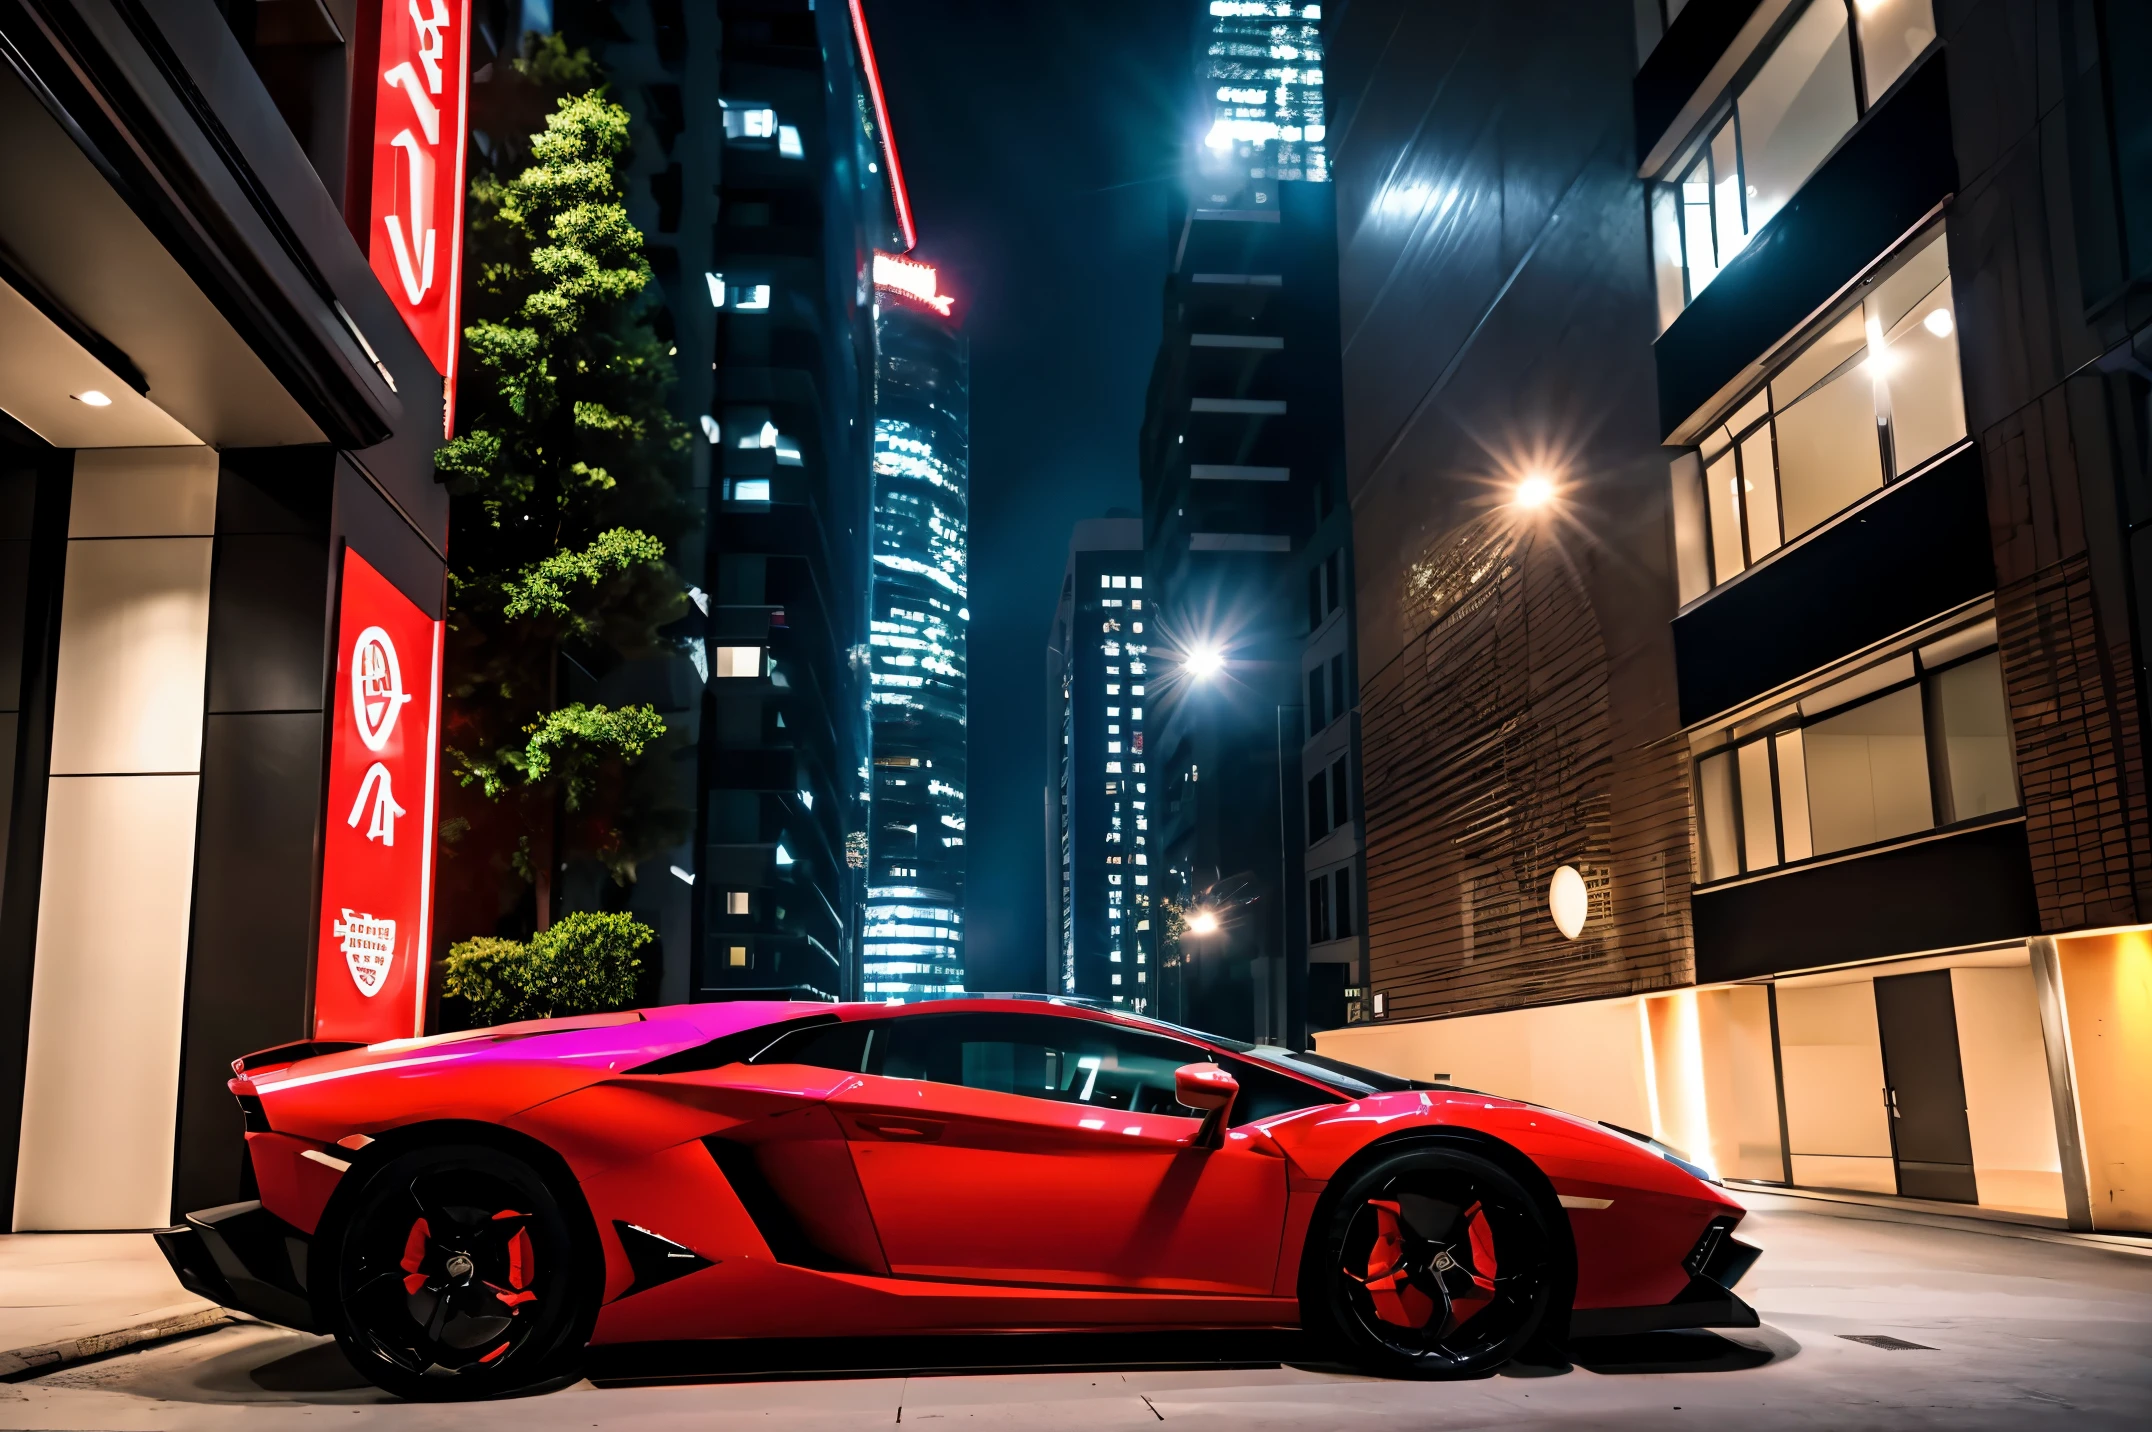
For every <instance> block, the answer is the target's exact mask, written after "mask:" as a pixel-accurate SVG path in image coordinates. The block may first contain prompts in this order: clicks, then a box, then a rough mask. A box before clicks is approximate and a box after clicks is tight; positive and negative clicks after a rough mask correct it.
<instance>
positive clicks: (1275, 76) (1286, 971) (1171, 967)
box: [1140, 0, 1362, 1044]
mask: <svg viewBox="0 0 2152 1432" xmlns="http://www.w3.org/2000/svg"><path fill="white" fill-rule="evenodd" d="M1191 9H1192V10H1193V12H1194V13H1193V14H1192V15H1191V21H1192V23H1193V25H1194V29H1195V47H1194V56H1193V59H1194V67H1195V68H1194V76H1193V78H1194V81H1195V84H1196V87H1197V94H1196V99H1197V101H1198V104H1197V110H1198V112H1199V114H1200V115H1201V120H1200V122H1199V126H1198V127H1197V128H1195V129H1194V130H1193V131H1192V132H1191V133H1190V135H1189V151H1190V152H1189V155H1188V162H1187V166H1186V168H1185V169H1184V170H1183V172H1182V175H1181V182H1180V183H1179V184H1178V185H1176V186H1175V188H1174V189H1173V190H1172V191H1171V192H1170V194H1169V197H1168V200H1167V244H1168V263H1167V277H1166V284H1165V294H1164V298H1165V303H1164V308H1163V312H1162V313H1161V315H1160V316H1161V320H1162V321H1161V324H1160V329H1161V333H1160V343H1159V350H1158V359H1157V362H1156V364H1155V365H1154V367H1153V368H1152V372H1151V386H1150V393H1149V396H1148V400H1147V403H1146V408H1145V413H1144V427H1143V434H1142V438H1141V446H1140V453H1141V457H1140V461H1141V468H1142V478H1143V500H1144V509H1143V512H1144V529H1143V541H1144V555H1145V562H1144V567H1145V574H1146V576H1147V578H1148V580H1149V588H1150V590H1149V592H1148V597H1149V606H1150V609H1151V614H1152V617H1153V621H1154V623H1155V625H1154V628H1153V629H1154V631H1156V632H1157V633H1158V634H1159V639H1158V640H1157V641H1156V642H1154V643H1153V645H1154V648H1155V649H1156V650H1157V652H1158V653H1159V658H1160V664H1161V666H1162V667H1164V668H1166V669H1167V670H1172V671H1177V670H1178V669H1179V668H1181V667H1182V666H1183V664H1184V663H1185V662H1186V660H1187V658H1188V657H1189V656H1191V655H1193V654H1194V653H1197V652H1205V653H1208V656H1209V657H1210V658H1211V660H1210V661H1209V663H1208V667H1207V670H1204V671H1201V672H1197V671H1191V672H1190V673H1189V674H1188V679H1163V680H1160V681H1158V682H1156V683H1155V687H1156V690H1155V694H1154V699H1153V700H1152V701H1151V703H1150V707H1149V710H1150V731H1149V742H1150V748H1151V754H1150V760H1149V762H1148V764H1149V766H1150V776H1151V780H1150V785H1151V792H1152V797H1153V799H1152V800H1151V801H1150V814H1152V815H1154V816H1155V817H1156V819H1155V820H1154V821H1153V823H1152V825H1151V827H1150V830H1149V832H1148V833H1149V834H1150V836H1151V842H1150V846H1149V849H1148V853H1149V855H1150V858H1151V872H1152V881H1151V886H1152V889H1153V891H1154V892H1155V898H1156V899H1158V900H1159V901H1160V902H1161V905H1162V906H1163V905H1166V904H1168V903H1170V905H1171V906H1172V907H1173V909H1174V910H1175V911H1176V912H1178V913H1179V914H1181V915H1185V916H1186V917H1187V918H1188V919H1190V920H1191V921H1193V920H1195V919H1196V918H1197V917H1198V916H1200V917H1202V919H1203V927H1202V928H1201V929H1198V928H1197V927H1196V926H1195V925H1193V924H1191V925H1190V926H1189V927H1188V929H1187V938H1181V937H1180V935H1179V934H1177V933H1176V932H1177V931H1178V930H1179V929H1180V926H1179V924H1178V921H1176V922H1175V923H1174V925H1173V926H1172V927H1171V928H1167V927H1164V926H1162V928H1161V931H1160V933H1161V935H1162V936H1164V938H1162V939H1161V940H1160V941H1159V943H1158V950H1157V955H1156V959H1157V963H1158V970H1157V972H1156V975H1155V976H1154V978H1155V980H1156V982H1157V984H1158V986H1159V989H1160V994H1159V999H1160V1010H1159V1012H1160V1013H1161V1014H1163V1015H1164V1016H1165V1017H1167V1018H1171V1019H1178V1020H1183V1021H1185V1022H1187V1023H1190V1024H1195V1025H1198V1026H1201V1027H1203V1028H1208V1029H1215V1030H1218V1031H1219V1032H1220V1033H1224V1034H1232V1035H1240V1036H1244V1037H1247V1038H1252V1039H1259V1040H1272V1041H1276V1042H1280V1043H1295V1044H1297V1043H1298V1042H1300V1041H1301V1040H1302V1039H1303V1038H1304V1036H1305V1032H1306V1030H1307V1029H1308V1028H1310V1027H1317V1028H1322V1027H1329V1026H1333V1025H1336V1024H1342V1023H1344V1022H1345V1016H1346V1013H1347V1002H1348V1000H1349V999H1350V996H1349V995H1348V994H1347V991H1349V990H1356V989H1358V988H1359V987H1360V981H1359V978H1358V964H1357V961H1358V958H1359V952H1360V945H1359V936H1358V933H1357V932H1358V931H1359V929H1360V928H1361V925H1362V922H1361V921H1360V920H1359V919H1358V918H1356V917H1357V913H1358V905H1357V901H1358V891H1359V889H1360V884H1361V882H1360V880H1359V878H1358V873H1357V872H1358V862H1359V850H1358V839H1359V837H1358V819H1357V812H1358V801H1357V799H1356V797H1355V794H1354V793H1355V791H1356V789H1357V779H1356V775H1355V772H1356V771H1357V769H1358V767H1357V763H1356V760H1355V758H1354V755H1353V751H1354V748H1355V742H1356V741H1357V736H1356V735H1355V732H1356V730H1357V726H1356V724H1355V723H1354V721H1353V720H1351V719H1349V718H1350V713H1351V711H1352V709H1353V707H1354V705H1355V692H1356V682H1355V680H1354V672H1353V670H1352V662H1353V655H1352V653H1353V650H1354V643H1353V640H1352V632H1351V626H1350V623H1351V613H1350V609H1349V604H1347V603H1344V602H1342V601H1341V600H1340V597H1339V593H1340V591H1341V587H1342V586H1345V585H1349V584H1350V582H1351V567H1350V525H1351V524H1350V520H1349V514H1348V512H1347V508H1346V504H1345V501H1344V442H1343V417H1342V413H1341V407H1342V396H1341V389H1340V383H1339V377H1338V373H1339V366H1338V364H1339V333H1338V280H1337V273H1338V269H1337V244H1338V235H1337V209H1336V204H1337V200H1336V195H1335V192H1334V186H1333V185H1332V184H1331V183H1330V182H1329V180H1330V159H1329V153H1328V138H1329V134H1328V120H1327V117H1326V114H1325V105H1324V96H1323V89H1324V68H1323V67H1324V39H1323V31H1322V24H1323V12H1322V7H1321V6H1320V5H1309V4H1300V3H1288V2H1287V0H1196V3H1195V4H1194V5H1192V6H1191ZM1303 591H1313V592H1316V593H1317V594H1318V595H1320V596H1321V597H1322V598H1323V600H1322V602H1321V604H1320V606H1319V607H1318V606H1317V605H1316V604H1315V603H1312V602H1311V603H1308V604H1303V602H1302V601H1301V593H1302V592H1303Z"/></svg>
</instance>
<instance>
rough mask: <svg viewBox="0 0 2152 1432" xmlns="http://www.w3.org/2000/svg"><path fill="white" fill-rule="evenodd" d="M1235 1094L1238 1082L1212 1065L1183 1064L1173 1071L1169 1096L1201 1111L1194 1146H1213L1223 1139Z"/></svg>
mask: <svg viewBox="0 0 2152 1432" xmlns="http://www.w3.org/2000/svg"><path fill="white" fill-rule="evenodd" d="M1239 1094H1240V1081H1239V1080H1238V1079H1235V1078H1234V1077H1233V1076H1232V1075H1231V1074H1228V1073H1226V1071H1225V1070H1223V1069H1220V1068H1219V1067H1218V1066H1217V1065H1215V1064H1210V1063H1203V1064H1183V1065H1182V1066H1181V1067H1180V1068H1178V1069H1176V1070H1174V1071H1173V1097H1174V1098H1175V1099H1177V1100H1179V1101H1180V1103H1181V1104H1182V1105H1184V1106H1185V1107H1187V1108H1190V1109H1201V1110H1202V1111H1203V1124H1202V1127H1200V1128H1198V1129H1197V1130H1196V1136H1195V1138H1194V1140H1192V1143H1193V1145H1194V1147H1196V1148H1199V1149H1215V1148H1217V1147H1219V1146H1220V1145H1221V1144H1223V1143H1224V1142H1225V1123H1226V1118H1227V1116H1229V1115H1230V1114H1231V1113H1232V1112H1233V1101H1234V1099H1235V1098H1236V1097H1238V1096H1239Z"/></svg>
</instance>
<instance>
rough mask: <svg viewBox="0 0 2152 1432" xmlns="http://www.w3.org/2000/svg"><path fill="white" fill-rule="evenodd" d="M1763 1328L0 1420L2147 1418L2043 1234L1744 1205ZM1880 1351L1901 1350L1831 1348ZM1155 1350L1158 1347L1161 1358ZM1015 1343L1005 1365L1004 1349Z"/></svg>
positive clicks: (2147, 1386) (2131, 1254)
mask: <svg viewBox="0 0 2152 1432" xmlns="http://www.w3.org/2000/svg"><path fill="white" fill-rule="evenodd" d="M1741 1196H1742V1198H1743V1200H1744V1201H1745V1202H1747V1203H1749V1204H1750V1205H1751V1207H1752V1209H1753V1210H1754V1212H1753V1213H1752V1215H1751V1217H1750V1218H1749V1220H1748V1222H1747V1224H1746V1225H1744V1229H1743V1236H1744V1237H1746V1238H1749V1239H1751V1240H1752V1241H1754V1242H1757V1243H1759V1244H1761V1245H1762V1246H1763V1247H1764V1249H1765V1256H1764V1258H1763V1260H1762V1261H1761V1262H1760V1263H1758V1265H1757V1267H1756V1270H1755V1271H1754V1272H1753V1273H1751V1274H1750V1276H1749V1279H1748V1280H1747V1281H1746V1282H1745V1283H1744V1284H1743V1286H1742V1292H1743V1293H1744V1294H1745V1295H1747V1296H1748V1297H1749V1299H1750V1300H1751V1301H1752V1302H1754V1303H1755V1304H1756V1306H1757V1308H1758V1310H1759V1311H1760V1312H1761V1313H1762V1315H1763V1319H1764V1324H1765V1325H1764V1326H1763V1327H1762V1328H1760V1329H1757V1330H1755V1331H1753V1332H1741V1333H1732V1334H1728V1335H1725V1336H1717V1335H1711V1334H1662V1335H1658V1336H1656V1337H1653V1338H1647V1339H1638V1340H1630V1341H1627V1342H1624V1343H1618V1344H1608V1345H1601V1346H1597V1347H1592V1348H1587V1349H1581V1350H1580V1355H1579V1365H1578V1366H1576V1367H1575V1368H1573V1369H1571V1370H1568V1371H1566V1372H1559V1373H1553V1372H1548V1371H1545V1370H1540V1369H1521V1368H1520V1369H1512V1370H1511V1372H1510V1373H1508V1374H1505V1375H1503V1376H1499V1377H1494V1378H1488V1379H1485V1380H1482V1381H1477V1382H1468V1383H1448V1384H1442V1383H1433V1384H1430V1383H1402V1382H1385V1381H1379V1380H1375V1379H1369V1378H1362V1377H1357V1376H1353V1375H1350V1374H1347V1373H1344V1372H1341V1371H1338V1370H1335V1369H1329V1368H1324V1367H1321V1366H1317V1365H1312V1364H1296V1363H1294V1362H1292V1361H1284V1362H1280V1363H1278V1364H1276V1365H1271V1366H1264V1367H1256V1368H1237V1369H1221V1368H1217V1367H1187V1368H1170V1367H1169V1368H1157V1367H1153V1368H1150V1369H1146V1370H1114V1369H1106V1370H1091V1371H1080V1372H1036V1371H1028V1372H1000V1373H994V1372H988V1373H980V1374H969V1375H961V1376H937V1377H920V1376H861V1377H847V1378H834V1379H831V1378H807V1377H790V1376H788V1377H781V1378H771V1379H769V1380H760V1381H757V1380H746V1381H728V1382H723V1383H689V1384H673V1385H648V1384H645V1385H633V1386H603V1387H600V1386H593V1385H591V1384H589V1383H587V1382H586V1383H582V1384H578V1385H577V1386H575V1387H573V1388H569V1389H566V1390H564V1391H560V1392H555V1393H551V1394H547V1395H544V1396H538V1397H529V1398H521V1399H516V1400H513V1401H508V1402H499V1403H488V1404H479V1405H475V1406H474V1405H460V1406H414V1405H408V1404H396V1403H391V1402H388V1401H387V1400H386V1399H384V1398H382V1397H381V1396H379V1395H378V1394H376V1393H375V1392H373V1391H372V1389H370V1388H367V1387H365V1386H364V1385H363V1384H361V1383H360V1382H359V1381H358V1379H357V1378H356V1376H355V1375H354V1374H353V1373H352V1372H351V1371H350V1369H349V1368H348V1367H346V1366H345V1365H344V1364H343V1362H342V1360H341V1358H340V1357H339V1356H338V1354H337V1353H336V1350H335V1348H334V1346H333V1345H330V1344H326V1343H324V1342H323V1341H322V1340H320V1339H317V1338H309V1337H303V1336H300V1335H298V1334H294V1333H288V1332H284V1331H281V1330H278V1329H274V1328H268V1327H263V1326H259V1325H238V1326H233V1327H229V1328H224V1329H220V1330H217V1331H214V1332H210V1333H207V1334H204V1335H201V1336H199V1337H195V1338H191V1339H187V1340H185V1341H181V1342H176V1343H169V1344H165V1345H162V1346H159V1347H153V1348H149V1349H145V1350H142V1351H139V1352H134V1353H127V1354H122V1355H119V1356H116V1357H112V1358H109V1359H106V1360H103V1361H100V1362H95V1363H90V1364H86V1365H83V1366H79V1367H73V1368H69V1369H65V1370H62V1371H59V1372H55V1373H51V1374H47V1375H45V1376H42V1377H37V1378H35V1379H32V1380H29V1381H24V1382H18V1383H14V1384H12V1385H0V1428H51V1429H61V1428H69V1429H92V1428H94V1429H110V1430H111V1432H121V1429H129V1432H133V1429H163V1430H164V1432H191V1429H202V1428H220V1429H221V1428H238V1429H246V1432H255V1429H261V1432H272V1430H273V1429H287V1428H289V1429H298V1428H308V1429H318V1428H322V1427H325V1426H337V1427H349V1428H352V1429H354V1432H373V1429H432V1428H444V1429H445V1428H450V1427H454V1428H457V1429H483V1428H491V1427H501V1428H514V1429H516V1432H551V1429H556V1428H558V1429H568V1428H590V1427H636V1428H651V1429H676V1428H677V1429H687V1428H696V1429H705V1428H713V1427H717V1428H725V1427H732V1426H745V1425H754V1426H766V1427H775V1428H784V1429H801V1432H810V1429H824V1428H865V1427H881V1426H891V1425H926V1426H933V1427H958V1426H968V1427H1023V1428H1041V1429H1059V1428H1070V1429H1076V1428H1112V1427H1134V1428H1141V1427H1151V1426H1156V1425H1158V1424H1159V1423H1160V1422H1170V1423H1176V1424H1182V1425H1186V1426H1189V1427H1220V1428H1223V1427H1235V1428H1240V1427H1253V1428H1264V1429H1268V1428H1278V1429H1287V1428H1293V1429H1298V1428H1331V1427H1361V1426H1367V1427H1377V1426H1380V1427H1383V1428H1385V1429H1389V1428H1415V1427H1429V1428H1433V1427H1440V1428H1443V1429H1445V1432H1450V1430H1451V1429H1470V1428H1479V1427H1516V1426H1531V1427H1592V1428H1620V1429H1626V1428H1639V1429H1640V1428H1645V1427H1653V1428H1662V1427H1667V1426H1679V1425H1682V1424H1684V1423H1685V1422H1690V1421H1694V1422H1696V1423H1697V1424H1698V1425H1700V1426H1701V1425H1725V1424H1728V1423H1735V1424H1738V1425H1739V1426H1741V1427H1742V1428H1744V1429H1747V1428H1780V1427H1786V1428H1831V1429H1849V1428H1877V1429H1896V1428H1939V1429H1940V1428H1949V1429H1975V1428H1979V1429H1986V1428H1995V1429H2017V1428H2024V1427H2037V1426H2048V1425H2053V1426H2055V1427H2057V1428H2061V1427H2063V1426H2064V1425H2065V1419H2067V1426H2068V1427H2069V1428H2070V1429H2071V1432H2081V1429H2087V1428H2106V1427H2116V1428H2121V1427H2129V1428H2133V1429H2134V1428H2140V1427H2143V1426H2145V1425H2147V1424H2148V1423H2152V1256H2145V1254H2144V1253H2142V1252H2139V1251H2136V1250H2135V1249H2133V1248H2132V1247H2130V1246H2129V1245H2121V1246H2116V1245H2112V1244H2102V1243H2100V1242H2097V1241H2094V1240H2087V1239H2076V1238H2072V1237H2070V1236H2069V1235H2066V1234H2057V1233H2051V1232H2047V1231H2044V1230H2037V1229H2023V1228H2018V1229H2012V1228H2007V1227H2003V1226H1998V1225H1983V1224H1979V1223H1976V1222H1973V1221H1971V1220H1957V1219H1944V1218H1934V1217H1928V1216H1923V1215H1900V1214H1897V1213H1895V1212H1894V1211H1892V1210H1888V1209H1873V1208H1861V1207H1851V1206H1844V1205H1833V1204H1821V1203H1816V1202H1813V1201H1809V1200H1798V1199H1791V1198H1783V1197H1777V1196H1773V1195H1769V1194H1758V1193H1750V1192H1744V1193H1743V1194H1742V1195H1741ZM1852 1336H1861V1337H1880V1338H1884V1339H1895V1340H1897V1341H1898V1342H1901V1343H1908V1344H1916V1345H1917V1347H1912V1348H1905V1349H1902V1350H1891V1349H1890V1348H1889V1347H1887V1346H1875V1345H1871V1344H1868V1343H1862V1342H1854V1341H1849V1340H1848V1339H1849V1337H1852ZM1172 1347H1173V1344H1172V1343H1171V1341H1170V1340H1161V1341H1160V1350H1161V1352H1162V1353H1169V1352H1170V1351H1171V1349H1172ZM1022 1355H1023V1353H1022V1351H1021V1349H1020V1348H1014V1347H1012V1351H1011V1353H1010V1356H1012V1357H1020V1356H1022Z"/></svg>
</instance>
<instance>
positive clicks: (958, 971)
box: [860, 254, 971, 1000]
mask: <svg viewBox="0 0 2152 1432" xmlns="http://www.w3.org/2000/svg"><path fill="white" fill-rule="evenodd" d="M874 278H875V288H876V290H877V295H876V297H877V304H876V317H875V341H876V348H877V357H876V364H875V384H876V391H875V408H874V412H875V418H874V534H873V591H872V598H871V600H872V613H871V618H872V619H871V627H870V635H869V636H868V638H867V640H868V653H869V657H868V663H869V673H870V681H871V683H872V687H871V698H870V699H871V701H872V713H873V727H874V734H873V764H872V766H871V768H870V770H871V774H870V778H869V781H868V786H869V789H868V796H869V799H870V800H871V802H872V809H871V815H870V825H869V830H868V850H867V903H866V911H865V928H864V930H863V932H862V938H861V944H860V949H861V973H860V993H861V995H862V997H863V998H866V999H876V1000H913V999H926V998H932V997H934V996H937V995H945V994H955V993H960V992H961V991H962V990H963V988H964V866H965V847H964V841H965V830H964V824H965V807H964V790H965V739H966V738H965V678H964V670H965V628H966V626H967V625H968V624H969V622H970V620H971V612H970V609H969V608H968V607H967V606H966V605H965V602H966V596H965V593H966V572H965V568H966V549H967V536H966V534H967V530H968V526H969V517H968V511H967V503H968V498H969V494H970V467H971V396H970V391H971V389H970V384H971V372H970V369H971V360H970V355H969V349H968V346H967V344H966V342H965V340H964V338H963V336H962V335H961V334H960V333H958V332H957V329H956V324H955V323H954V322H953V321H952V320H951V318H950V315H949V310H950V300H949V299H948V297H947V296H946V295H943V294H942V293H940V291H939V286H938V283H937V276H936V274H935V271H934V270H933V268H931V267H930V266H928V265H926V264H921V263H915V262H912V261H910V260H907V259H902V258H896V257H894V256H892V255H889V254H877V255H876V256H875V261H874Z"/></svg>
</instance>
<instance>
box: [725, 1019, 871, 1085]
mask: <svg viewBox="0 0 2152 1432" xmlns="http://www.w3.org/2000/svg"><path fill="white" fill-rule="evenodd" d="M876 1031H877V1025H876V1024H875V1023H873V1022H860V1021H853V1022H850V1023H846V1024H821V1023H816V1024H812V1025H809V1026H808V1027H807V1028H805V1029H795V1030H793V1031H792V1032H791V1033H789V1034H784V1035H780V1036H778V1038H777V1041H776V1042H775V1043H773V1044H771V1045H770V1046H769V1047H768V1048H767V1049H764V1050H763V1051H762V1052H761V1053H760V1054H757V1055H756V1056H755V1057H754V1058H753V1059H751V1060H749V1061H748V1062H749V1063H751V1064H807V1065H812V1066H813V1067H814V1068H816V1069H842V1070H844V1071H846V1072H847V1073H852V1074H858V1073H862V1072H864V1071H865V1069H866V1067H867V1052H868V1046H869V1044H870V1043H872V1042H873V1039H874V1035H875V1033H876Z"/></svg>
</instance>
